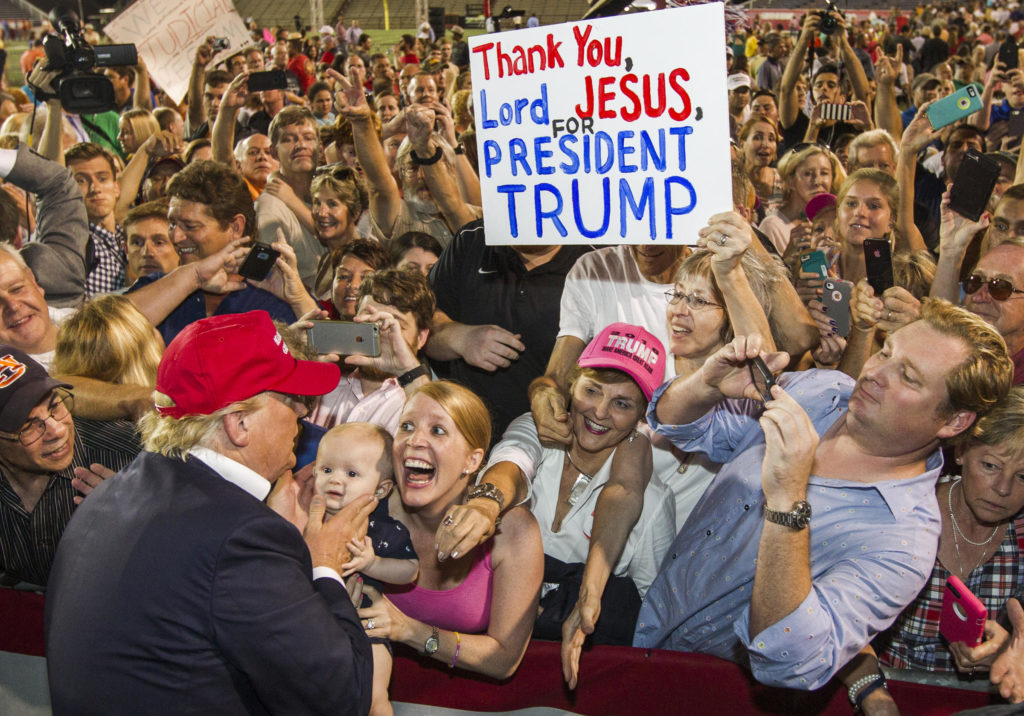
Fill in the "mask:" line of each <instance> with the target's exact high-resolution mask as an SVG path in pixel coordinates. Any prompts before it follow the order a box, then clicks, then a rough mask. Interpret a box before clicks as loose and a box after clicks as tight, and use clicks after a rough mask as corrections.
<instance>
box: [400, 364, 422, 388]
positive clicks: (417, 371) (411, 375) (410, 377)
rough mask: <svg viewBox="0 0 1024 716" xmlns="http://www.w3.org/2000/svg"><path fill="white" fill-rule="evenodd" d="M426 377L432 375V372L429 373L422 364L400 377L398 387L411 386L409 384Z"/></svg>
mask: <svg viewBox="0 0 1024 716" xmlns="http://www.w3.org/2000/svg"><path fill="white" fill-rule="evenodd" d="M424 375H430V372H429V371H427V369H426V366H424V365H422V364H421V365H418V366H416V367H415V368H413V369H412V370H407V371H405V372H404V373H402V374H401V375H400V376H398V385H400V386H401V387H403V388H404V387H405V386H407V385H409V383H411V382H413V381H414V380H416V379H417V378H419V377H421V376H424Z"/></svg>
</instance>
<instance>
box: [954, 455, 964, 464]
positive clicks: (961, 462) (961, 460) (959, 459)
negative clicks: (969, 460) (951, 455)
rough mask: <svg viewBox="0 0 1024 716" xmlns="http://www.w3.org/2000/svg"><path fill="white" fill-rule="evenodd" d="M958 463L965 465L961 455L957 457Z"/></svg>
mask: <svg viewBox="0 0 1024 716" xmlns="http://www.w3.org/2000/svg"><path fill="white" fill-rule="evenodd" d="M956 464H957V465H963V464H964V461H963V458H960V457H958V458H957V459H956Z"/></svg>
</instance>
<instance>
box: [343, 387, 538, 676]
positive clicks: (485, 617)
mask: <svg viewBox="0 0 1024 716" xmlns="http://www.w3.org/2000/svg"><path fill="white" fill-rule="evenodd" d="M490 440H491V420H490V415H489V413H488V412H487V407H486V406H485V405H484V404H483V401H482V400H480V398H478V397H477V396H476V395H475V394H474V393H473V392H472V391H470V390H468V389H466V388H463V387H462V386H460V385H457V384H455V383H450V382H448V381H435V382H432V383H428V384H426V385H424V386H422V387H421V388H419V389H418V390H417V391H416V392H414V393H413V394H412V395H411V396H410V398H409V400H408V402H407V403H406V405H405V409H404V410H403V412H402V417H401V419H400V422H399V427H398V433H397V434H396V435H395V440H394V445H393V449H392V458H393V460H394V468H395V480H396V483H397V486H398V490H397V491H396V492H395V493H393V494H392V495H391V497H390V498H389V499H390V502H389V503H388V509H389V511H390V514H391V515H392V516H393V517H395V518H396V519H398V520H400V521H401V522H402V524H404V525H405V526H406V527H407V528H408V529H409V536H410V537H411V538H412V543H413V546H414V547H415V548H416V554H417V555H418V556H419V562H420V571H419V575H418V576H417V578H416V582H415V583H413V584H411V585H401V586H391V587H389V588H388V589H387V590H386V596H383V597H382V596H380V595H378V594H376V593H375V592H373V591H371V590H369V589H367V590H366V593H368V594H370V596H371V597H372V598H373V600H374V601H373V604H372V605H371V606H370V607H367V608H365V609H360V610H359V617H360V619H362V620H363V625H364V627H365V628H366V633H367V635H368V636H371V637H374V636H376V637H385V638H387V639H390V640H391V641H399V642H402V643H404V644H406V645H408V646H410V647H412V648H414V649H416V650H417V651H418V652H420V653H422V654H424V655H426V656H428V657H430V658H432V659H435V660H437V661H440V662H442V663H444V664H447V665H448V666H449V667H451V668H455V667H459V668H462V669H467V670H469V671H475V672H477V673H481V674H485V675H487V676H491V677H494V678H498V679H504V678H507V677H509V676H511V675H512V674H513V673H514V672H515V670H516V668H517V667H518V666H519V662H520V661H521V660H522V658H523V654H524V653H525V652H526V645H527V643H528V642H529V639H530V628H531V627H532V626H533V621H534V618H535V615H536V614H537V600H538V595H539V593H540V585H541V575H542V572H543V567H544V556H543V551H542V549H541V540H540V532H539V530H538V529H537V521H536V520H535V519H534V518H533V516H532V515H531V514H530V513H529V512H528V511H527V510H526V509H524V508H521V507H518V508H513V509H511V510H509V511H508V512H507V513H506V514H505V516H504V519H503V520H502V521H501V524H500V526H498V527H497V528H496V529H495V530H493V533H492V534H491V535H489V536H488V539H487V540H486V541H484V542H483V543H482V544H480V545H479V546H473V547H471V548H469V549H466V550H462V549H460V548H457V549H455V550H445V549H441V550H440V551H439V548H438V544H437V534H438V532H439V531H440V530H441V529H442V528H443V527H445V526H446V525H450V524H451V523H452V521H453V519H454V518H453V517H452V510H453V509H454V508H456V507H457V506H458V507H461V508H462V509H464V510H469V511H480V512H481V513H490V512H491V511H493V513H494V514H497V512H498V510H500V509H501V507H502V506H503V502H502V500H501V498H500V496H499V495H497V494H496V493H495V491H494V489H493V485H490V486H488V485H487V484H486V483H484V484H479V485H478V484H476V475H477V472H478V471H479V469H480V466H481V465H482V464H483V459H484V453H485V451H486V450H487V446H488V445H490Z"/></svg>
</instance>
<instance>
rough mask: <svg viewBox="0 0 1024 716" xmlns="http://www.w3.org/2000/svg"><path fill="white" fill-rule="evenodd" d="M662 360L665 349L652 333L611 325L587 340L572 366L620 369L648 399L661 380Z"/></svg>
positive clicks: (663, 360)
mask: <svg viewBox="0 0 1024 716" xmlns="http://www.w3.org/2000/svg"><path fill="white" fill-rule="evenodd" d="M665 360H666V357H665V347H664V346H662V344H661V341H659V340H658V338H657V336H655V335H654V334H653V333H650V332H649V331H647V330H646V329H644V328H641V327H640V326H633V325H630V324H628V323H613V324H611V325H610V326H607V327H606V328H605V329H604V330H603V331H601V332H600V333H598V334H597V336H596V337H595V338H594V340H592V341H590V343H589V345H587V347H586V348H585V349H583V353H582V355H580V359H579V360H578V361H576V364H577V365H579V366H580V367H581V368H615V369H616V370H621V371H622V372H623V373H626V374H628V375H629V376H630V377H631V378H632V379H633V380H635V381H636V382H637V384H638V385H639V386H640V390H642V391H643V393H644V395H645V396H647V399H648V400H650V399H651V396H652V395H654V391H655V390H657V389H658V386H659V385H661V383H662V380H663V379H664V378H665Z"/></svg>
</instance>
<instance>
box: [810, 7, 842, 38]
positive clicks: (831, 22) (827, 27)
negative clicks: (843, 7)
mask: <svg viewBox="0 0 1024 716" xmlns="http://www.w3.org/2000/svg"><path fill="white" fill-rule="evenodd" d="M815 12H816V13H817V14H818V15H820V16H821V22H820V23H818V29H819V30H821V31H822V32H824V33H825V34H826V35H831V34H832V33H834V32H835V31H836V30H837V29H839V21H838V20H836V19H835V18H834V17H832V13H834V12H836V13H837V12H839V8H837V7H836V4H835V3H834V2H832V0H825V9H824V10H816V11H815Z"/></svg>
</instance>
